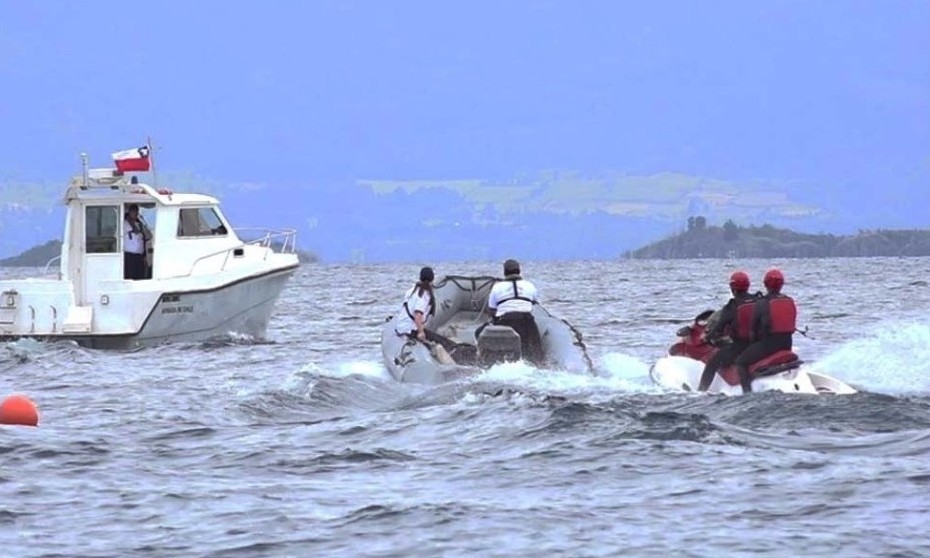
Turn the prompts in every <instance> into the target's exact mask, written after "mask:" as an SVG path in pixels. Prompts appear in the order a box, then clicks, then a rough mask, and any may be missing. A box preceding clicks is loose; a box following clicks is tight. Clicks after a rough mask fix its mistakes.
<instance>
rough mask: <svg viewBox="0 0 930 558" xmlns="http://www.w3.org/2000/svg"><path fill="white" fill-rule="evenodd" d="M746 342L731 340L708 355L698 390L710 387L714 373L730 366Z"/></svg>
mask: <svg viewBox="0 0 930 558" xmlns="http://www.w3.org/2000/svg"><path fill="white" fill-rule="evenodd" d="M748 345H749V344H748V343H745V342H740V341H733V342H732V343H729V344H727V345H724V346H723V347H720V349H718V350H717V352H716V353H714V356H712V357H710V359H709V360H708V361H707V364H705V365H704V372H703V373H702V374H701V382H700V383H699V384H698V391H707V388H709V387H710V384H711V382H713V381H714V374H716V373H717V371H718V370H720V369H722V368H726V367H727V366H730V365H731V364H733V363H734V362H736V357H738V356H739V355H740V353H742V352H743V351H744V350H745V349H746V347H747V346H748Z"/></svg>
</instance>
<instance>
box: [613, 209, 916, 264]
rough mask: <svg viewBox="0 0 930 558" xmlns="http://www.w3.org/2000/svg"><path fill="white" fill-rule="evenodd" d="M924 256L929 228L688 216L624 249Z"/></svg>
mask: <svg viewBox="0 0 930 558" xmlns="http://www.w3.org/2000/svg"><path fill="white" fill-rule="evenodd" d="M896 256H897V257H921V256H930V230H922V229H904V230H892V229H877V230H865V231H859V232H858V233H857V234H854V235H845V236H844V235H833V234H806V233H799V232H795V231H791V230H788V229H779V228H776V227H773V226H771V225H762V226H749V227H741V226H738V225H736V224H735V223H733V221H727V222H726V223H724V225H723V226H719V227H718V226H709V225H707V224H706V221H705V220H704V219H703V218H702V217H692V218H689V219H688V228H687V230H685V231H684V232H681V233H678V234H675V235H674V236H671V237H669V238H665V239H662V240H659V241H657V242H653V243H651V244H647V245H646V246H643V247H641V248H638V249H636V250H629V251H627V252H625V253H624V257H625V258H629V259H644V260H645V259H664V260H669V259H704V258H844V257H896Z"/></svg>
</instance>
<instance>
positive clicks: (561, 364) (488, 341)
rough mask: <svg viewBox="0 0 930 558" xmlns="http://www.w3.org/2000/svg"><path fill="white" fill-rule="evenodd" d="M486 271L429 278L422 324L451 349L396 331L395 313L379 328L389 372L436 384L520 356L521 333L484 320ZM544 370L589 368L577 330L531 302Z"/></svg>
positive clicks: (404, 378)
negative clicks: (430, 306)
mask: <svg viewBox="0 0 930 558" xmlns="http://www.w3.org/2000/svg"><path fill="white" fill-rule="evenodd" d="M500 280H501V279H498V278H495V277H491V276H476V277H470V276H463V275H448V276H446V277H443V278H441V279H440V280H439V281H437V282H436V283H435V284H434V291H433V294H434V296H435V299H436V314H435V315H434V316H431V317H430V318H429V321H427V323H426V327H427V329H429V330H431V331H435V332H436V333H438V334H440V335H443V336H445V337H448V338H450V339H452V340H453V341H455V342H456V345H455V347H454V348H453V349H452V350H446V349H445V348H444V347H442V346H441V345H439V344H437V343H430V342H423V341H418V340H416V339H411V338H410V337H408V336H406V335H398V334H397V333H396V331H395V327H394V325H395V316H389V317H388V318H387V320H386V321H385V322H384V324H383V325H382V328H381V352H382V354H383V356H384V364H385V366H386V367H387V369H388V370H389V371H390V373H391V375H392V376H393V377H394V378H395V379H396V380H398V381H401V382H415V383H421V384H441V383H444V382H449V381H454V380H458V379H463V378H468V377H471V376H474V375H476V374H479V373H481V372H482V371H483V370H486V369H488V368H489V367H491V366H493V365H495V364H498V363H501V362H515V361H520V360H522V359H523V354H522V350H521V343H520V335H519V334H517V332H516V331H514V329H513V328H510V327H507V326H503V325H494V324H492V323H489V320H490V314H489V313H488V312H487V304H488V295H489V294H490V292H491V287H492V286H493V285H494V283H495V282H497V281H500ZM533 318H534V319H535V320H536V325H537V327H538V328H539V334H540V338H541V340H542V347H543V352H544V354H545V362H544V366H541V368H545V369H547V370H565V371H569V372H577V373H586V374H588V373H592V371H593V365H592V362H591V358H590V357H589V356H588V352H587V348H586V347H585V345H584V343H583V341H582V337H581V332H579V331H578V330H577V329H576V328H575V327H574V326H572V325H571V324H570V323H568V321H566V320H564V319H561V318H558V317H556V316H553V315H552V314H551V313H550V312H549V311H548V310H546V308H545V307H544V306H543V305H542V304H534V305H533Z"/></svg>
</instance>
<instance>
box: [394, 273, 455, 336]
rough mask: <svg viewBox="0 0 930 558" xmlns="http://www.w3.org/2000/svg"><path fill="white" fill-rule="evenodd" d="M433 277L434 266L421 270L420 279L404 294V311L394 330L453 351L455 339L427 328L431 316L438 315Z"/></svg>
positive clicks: (399, 333) (402, 305)
mask: <svg viewBox="0 0 930 558" xmlns="http://www.w3.org/2000/svg"><path fill="white" fill-rule="evenodd" d="M433 279H435V274H434V273H433V268H431V267H428V266H427V267H424V268H422V269H421V270H420V280H419V281H417V283H416V284H414V285H413V286H412V287H410V289H409V290H408V291H407V293H406V294H404V302H403V303H402V304H401V307H402V313H401V314H400V315H399V317H398V318H397V320H396V321H395V322H394V332H395V333H397V334H398V335H406V336H407V337H409V338H411V339H417V340H419V341H422V342H427V341H430V342H433V343H439V344H440V345H442V346H443V348H445V349H446V351H450V352H451V351H452V350H453V349H455V346H456V342H455V341H453V340H451V339H449V338H448V337H444V336H442V335H440V334H438V333H436V332H435V331H430V330H428V329H426V323H427V322H428V321H429V319H430V317H432V316H435V315H436V298H435V296H434V294H433Z"/></svg>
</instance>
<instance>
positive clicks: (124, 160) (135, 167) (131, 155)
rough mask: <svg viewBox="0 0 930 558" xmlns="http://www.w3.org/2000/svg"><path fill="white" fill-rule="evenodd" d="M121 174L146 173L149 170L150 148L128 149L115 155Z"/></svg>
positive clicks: (144, 146) (117, 168) (114, 159)
mask: <svg viewBox="0 0 930 558" xmlns="http://www.w3.org/2000/svg"><path fill="white" fill-rule="evenodd" d="M113 162H115V163H116V170H118V171H119V172H146V171H148V170H149V146H147V145H143V146H142V147H137V148H136V149H126V150H124V151H117V152H116V153H114V154H113Z"/></svg>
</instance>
